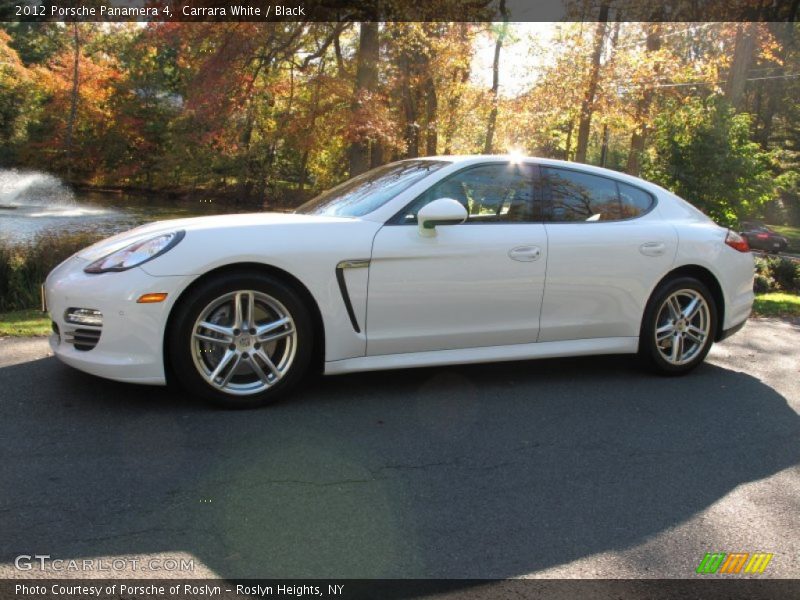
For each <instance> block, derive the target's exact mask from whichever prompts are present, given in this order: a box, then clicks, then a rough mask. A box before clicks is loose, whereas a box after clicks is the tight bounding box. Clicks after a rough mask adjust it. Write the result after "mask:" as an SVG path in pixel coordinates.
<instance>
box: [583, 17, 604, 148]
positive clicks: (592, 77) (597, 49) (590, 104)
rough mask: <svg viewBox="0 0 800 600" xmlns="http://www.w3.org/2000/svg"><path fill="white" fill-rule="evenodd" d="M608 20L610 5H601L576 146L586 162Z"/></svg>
mask: <svg viewBox="0 0 800 600" xmlns="http://www.w3.org/2000/svg"><path fill="white" fill-rule="evenodd" d="M606 21H608V5H607V4H603V5H602V6H601V7H600V15H599V17H598V21H597V28H596V29H595V33H594V52H593V53H592V70H591V72H590V74H589V85H588V86H587V87H586V94H585V95H584V97H583V102H582V103H581V116H580V121H579V122H578V145H577V147H576V148H575V160H576V161H577V162H586V149H587V147H588V146H589V131H590V129H591V126H592V113H593V112H594V97H595V94H596V93H597V81H598V79H599V77H600V58H601V56H602V55H603V40H604V38H605V35H606Z"/></svg>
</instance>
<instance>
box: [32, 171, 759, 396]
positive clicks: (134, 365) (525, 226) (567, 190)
mask: <svg viewBox="0 0 800 600" xmlns="http://www.w3.org/2000/svg"><path fill="white" fill-rule="evenodd" d="M752 283H753V259H752V256H751V254H750V253H749V251H748V247H747V242H746V241H745V240H744V239H742V238H741V237H740V236H739V235H738V234H737V233H735V232H733V231H729V230H727V229H724V228H722V227H719V226H717V225H715V224H714V223H713V222H712V221H711V220H709V219H708V218H707V217H706V216H704V215H703V214H702V213H701V212H699V211H698V210H697V209H695V208H694V207H692V206H691V205H690V204H688V203H687V202H685V201H684V200H682V199H680V198H678V197H677V196H675V195H673V194H671V193H670V192H668V191H666V190H664V189H663V188H661V187H658V186H656V185H653V184H651V183H648V182H646V181H643V180H641V179H638V178H635V177H631V176H628V175H624V174H621V173H617V172H614V171H609V170H605V169H600V168H596V167H590V166H586V165H578V164H574V163H568V162H562V161H554V160H545V159H536V158H512V157H508V156H467V157H435V158H422V159H411V160H405V161H401V162H397V163H392V164H389V165H385V166H382V167H379V168H377V169H374V170H372V171H370V172H368V173H365V174H363V175H360V176H358V177H356V178H354V179H351V180H349V181H347V182H345V183H343V184H341V185H340V186H338V187H336V188H334V189H332V190H330V191H328V192H325V193H323V194H321V195H320V196H318V197H317V198H315V199H313V200H311V201H309V202H308V203H306V204H304V205H303V206H301V207H300V208H299V209H298V210H297V211H296V212H295V213H292V214H277V213H263V214H248V215H226V216H216V217H203V218H194V219H185V220H175V221H164V222H158V223H152V224H148V225H145V226H142V227H139V228H137V229H133V230H131V231H129V232H126V233H123V234H120V235H117V236H115V237H112V238H109V239H107V240H104V241H101V242H99V243H97V244H95V245H94V246H91V247H89V248H87V249H85V250H83V251H81V252H78V253H77V254H76V255H75V256H73V257H71V258H69V259H68V260H66V261H65V262H63V263H62V264H61V265H59V266H58V267H56V268H55V269H54V270H53V271H52V273H50V275H49V276H48V278H47V281H46V283H45V298H46V303H47V307H48V310H49V313H50V315H51V318H52V321H53V335H52V336H51V338H50V344H51V347H52V349H53V352H54V353H55V355H56V356H57V357H58V358H59V359H61V360H62V361H63V362H65V363H66V364H68V365H71V366H73V367H75V368H78V369H81V370H83V371H87V372H89V373H92V374H94V375H98V376H101V377H107V378H110V379H115V380H119V381H126V382H136V383H144V384H165V383H166V382H167V380H168V379H170V380H171V379H174V380H176V381H177V382H178V383H179V384H181V385H182V386H183V387H185V388H186V389H188V390H189V391H191V392H194V393H196V394H198V395H201V396H204V397H206V398H209V399H212V400H215V401H217V402H220V403H222V404H223V405H225V406H231V407H243V406H254V405H259V404H264V403H266V402H269V401H272V400H273V399H275V398H277V397H278V396H279V395H281V394H283V393H285V392H286V391H288V390H289V389H291V388H292V387H294V386H295V385H296V384H297V383H299V382H300V381H301V380H302V379H303V377H304V375H305V374H307V373H308V372H309V370H310V369H312V368H321V369H322V370H323V371H324V373H326V374H335V373H346V372H352V371H365V370H374V369H390V368H403V367H419V366H431V365H445V364H456V363H474V362H485V361H502V360H519V359H532V358H542V357H559V356H575V355H590V354H612V353H613V354H617V353H631V354H633V353H639V354H640V355H641V356H642V357H643V358H644V359H645V360H646V361H647V362H648V363H649V364H650V365H651V366H652V367H655V368H656V369H657V370H659V371H661V372H664V373H684V372H687V371H689V370H691V369H692V368H694V367H695V366H697V364H699V363H700V362H701V361H702V360H703V359H704V358H705V356H706V354H707V353H708V351H709V348H710V346H711V344H712V343H713V342H714V341H718V340H720V339H722V338H723V337H726V336H727V335H730V334H731V333H733V332H734V331H736V330H737V329H738V328H740V327H741V326H742V325H743V324H744V323H745V320H746V319H747V317H748V315H749V314H750V308H751V305H752V302H753V291H752V290H753V287H752Z"/></svg>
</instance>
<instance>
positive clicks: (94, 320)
mask: <svg viewBox="0 0 800 600" xmlns="http://www.w3.org/2000/svg"><path fill="white" fill-rule="evenodd" d="M64 320H65V321H66V322H67V323H74V324H75V325H89V326H91V327H102V326H103V313H101V312H100V311H99V310H95V309H93V308H68V309H67V310H66V312H65V313H64Z"/></svg>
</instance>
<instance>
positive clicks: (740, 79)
mask: <svg viewBox="0 0 800 600" xmlns="http://www.w3.org/2000/svg"><path fill="white" fill-rule="evenodd" d="M757 42H758V25H757V24H756V23H739V26H738V28H737V29H736V46H735V48H734V50H733V62H732V63H731V68H730V71H729V73H728V80H727V82H726V84H725V97H726V98H727V99H728V102H730V103H731V106H733V107H734V108H735V109H736V110H739V108H741V105H742V97H743V96H744V86H745V83H746V82H747V73H748V71H749V70H750V63H751V62H752V60H753V53H754V51H755V48H756V44H757Z"/></svg>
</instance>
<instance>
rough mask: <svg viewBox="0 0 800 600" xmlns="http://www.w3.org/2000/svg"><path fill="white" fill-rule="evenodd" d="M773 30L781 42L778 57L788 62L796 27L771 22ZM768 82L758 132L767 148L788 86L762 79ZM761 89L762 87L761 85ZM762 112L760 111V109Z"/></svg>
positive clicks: (760, 141)
mask: <svg viewBox="0 0 800 600" xmlns="http://www.w3.org/2000/svg"><path fill="white" fill-rule="evenodd" d="M769 25H770V26H771V27H772V32H773V35H774V36H775V38H776V39H777V40H778V42H779V43H780V51H779V52H778V53H777V55H778V59H779V60H780V61H781V63H783V64H786V58H787V56H788V55H789V49H790V48H791V47H792V46H793V45H794V28H795V24H794V23H793V22H789V23H770V24H769ZM761 83H764V84H766V85H765V86H764V87H766V88H767V94H766V95H767V102H766V107H765V109H764V114H763V115H761V120H762V126H761V129H760V130H759V131H758V132H757V133H756V136H755V137H756V139H757V140H758V142H759V143H760V144H761V145H762V146H763V147H764V148H766V147H767V145H768V144H769V138H770V137H771V136H772V120H773V118H774V117H775V114H776V113H777V112H778V107H779V106H780V103H781V102H782V101H783V100H784V97H785V92H786V87H785V85H786V84H785V83H784V81H782V80H773V81H762V82H761ZM759 89H761V88H760V87H759ZM759 114H760V111H759Z"/></svg>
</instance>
